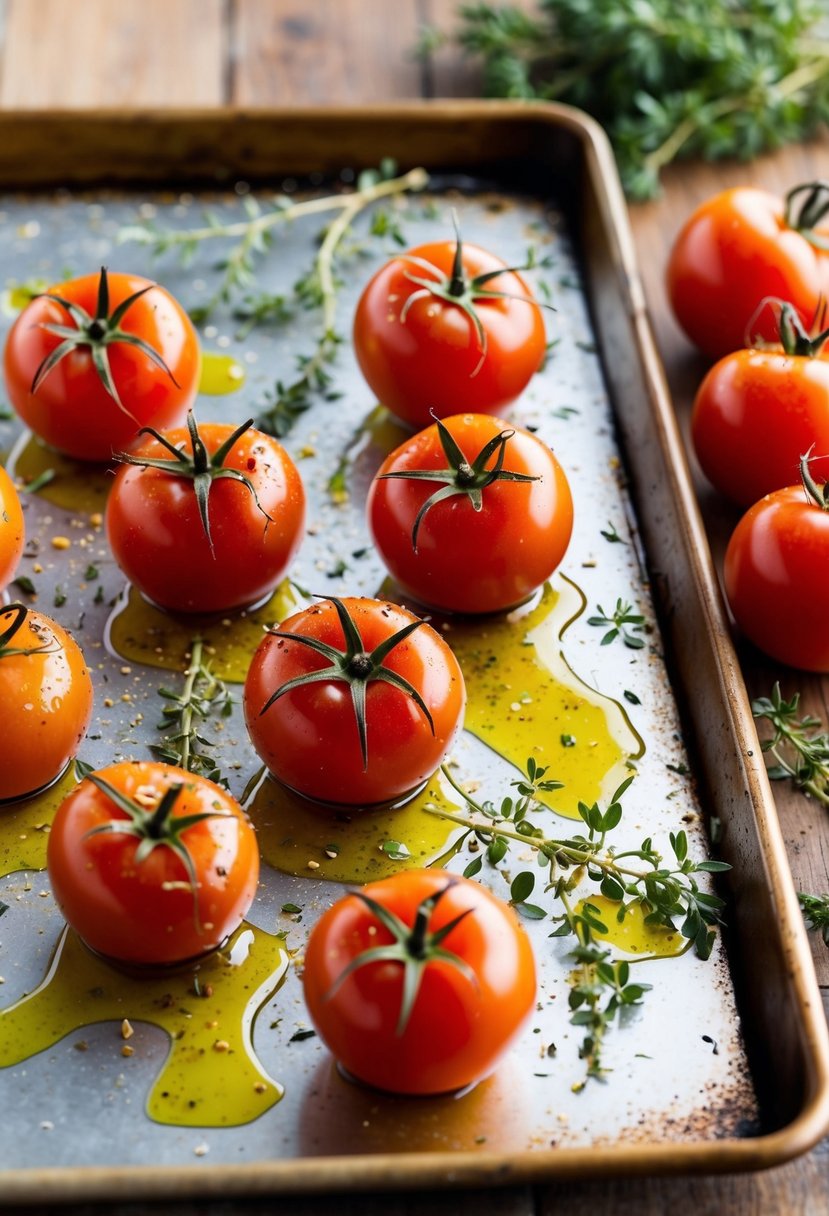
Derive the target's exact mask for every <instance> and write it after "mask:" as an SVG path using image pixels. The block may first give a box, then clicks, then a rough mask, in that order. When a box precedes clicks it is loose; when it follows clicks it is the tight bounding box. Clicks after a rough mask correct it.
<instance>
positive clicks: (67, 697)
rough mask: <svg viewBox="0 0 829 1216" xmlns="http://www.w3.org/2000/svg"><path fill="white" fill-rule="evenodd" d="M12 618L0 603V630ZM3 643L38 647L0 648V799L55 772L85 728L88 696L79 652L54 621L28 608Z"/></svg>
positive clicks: (47, 780)
mask: <svg viewBox="0 0 829 1216" xmlns="http://www.w3.org/2000/svg"><path fill="white" fill-rule="evenodd" d="M11 619H12V618H11V615H10V610H9V609H8V608H7V609H5V610H4V609H2V608H0V632H2V631H3V630H5V629H6V628H8V626H9V625H10V624H11ZM8 647H9V648H10V649H15V650H30V651H39V653H31V654H3V653H2V652H0V802H2V801H4V800H7V799H9V800H10V799H18V798H25V797H26V796H27V795H29V794H33V793H35V792H36V791H37V790H40V789H42V788H43V787H44V786H47V785H50V784H51V783H52V782H53V781H55V780H56V779H57V778H58V777H59V776H60V774H61V773H62V772H63V770H64V769H65V768H66V766H67V764H68V763H69V761H70V760H71V759H72V757H73V756H74V755H75V754H76V752H77V749H78V745H79V744H80V742H81V740H82V739H83V737H84V735H85V734H86V731H87V727H88V726H89V721H90V718H91V716H92V699H93V694H92V681H91V679H90V677H89V671H88V670H87V666H86V662H85V660H84V656H83V653H82V651H81V649H80V647H79V646H78V644H77V642H75V641H74V640H73V639H72V638H71V637H70V635H69V634H68V633H67V632H66V631H65V630H64V629H62V628H61V626H60V625H58V624H57V622H56V621H53V620H51V619H50V618H49V617H47V616H44V615H43V614H42V613H40V612H35V611H34V609H31V608H30V609H29V611H28V614H27V616H26V618H25V620H24V621H23V623H22V625H21V626H20V628H19V629H18V630H17V632H16V633H15V635H14V637H13V638H12V639H11V640H10V641H9V643H8ZM41 647H42V649H41Z"/></svg>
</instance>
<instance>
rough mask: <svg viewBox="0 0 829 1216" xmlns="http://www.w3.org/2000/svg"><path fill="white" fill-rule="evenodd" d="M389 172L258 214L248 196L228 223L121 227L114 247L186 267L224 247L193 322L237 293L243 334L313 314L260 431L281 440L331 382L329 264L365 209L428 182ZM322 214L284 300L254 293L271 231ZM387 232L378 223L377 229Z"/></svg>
mask: <svg viewBox="0 0 829 1216" xmlns="http://www.w3.org/2000/svg"><path fill="white" fill-rule="evenodd" d="M395 172H396V168H395V166H394V164H393V162H388V161H384V162H383V164H382V165H381V167H380V170H379V171H378V170H367V171H366V172H364V173H362V174H361V175H360V177H359V179H358V181H357V188H356V190H354V191H351V192H349V193H338V194H332V195H326V196H325V197H321V198H311V199H300V200H297V201H294V200H292V199H291V198H288V197H285V196H281V197H278V198H277V199H276V200H275V202H274V203H273V205H272V206H270V207H268V208H266V209H263V208H262V207H261V206H260V204H258V203H257V202H256V201H255V200H254V199H253V198H252V197H251V196H249V195H248V196H246V197H245V200H244V206H245V210H246V218H245V219H243V220H237V221H234V222H232V223H227V224H226V223H222V221H221V220H220V219H219V217H217V216H216V215H215V214H208V215H207V217H206V222H205V223H204V224H203V225H202V226H200V227H198V228H190V229H184V230H182V229H178V230H169V231H165V230H162V229H159V228H158V227H156V226H155V225H152V224H133V225H130V226H128V227H126V228H122V229H121V231H120V233H119V237H118V239H119V241H122V242H126V241H137V242H139V243H140V244H144V245H149V246H150V248H151V249H152V251H153V253H155V254H162V253H166V252H168V251H170V250H176V251H177V252H178V253H179V256H180V257H181V259H182V261H183V262H188V261H191V260H192V259H193V257H194V256H195V254H196V253H197V251H198V249H199V248H200V246H202V245H203V244H205V243H208V242H210V241H214V240H221V241H224V242H231V244H230V248H229V250H228V252H227V253H226V254H225V257H224V260H223V262H222V264H221V268H222V272H223V274H222V279H221V281H220V283H219V286H218V288H217V289H216V291H215V293H214V295H213V296H212V297H211V298H210V300H209V301H208V302H207V304H205V305H203V306H201V307H199V308H198V309H196V310H191V316H193V319H194V320H195V321H196V322H197V323H202V322H204V321H205V320H207V318H208V316H209V315H210V313H211V312H212V311H213V310H214V309H215V308H216V307H217V306H218V305H220V304H229V303H231V301H232V300H233V299H234V298H235V297H236V296H237V295H238V294H239V293H240V292H247V294H246V295H245V296H244V298H243V300H242V302H241V304H240V305H239V306H237V308H236V309H235V311H234V316H235V317H236V318H237V319H239V320H242V321H243V322H244V323H245V325H244V327H243V329H242V331H241V332H242V333H243V334H247V333H248V332H249V331H250V329H251V328H252V327H253V325H255V324H257V323H260V322H262V321H265V320H267V321H271V322H272V321H277V322H281V321H285V320H288V319H290V318H291V317H292V316H293V315H294V312H295V310H296V309H297V308H314V309H319V311H320V314H321V316H320V324H319V328H318V333H317V338H316V342H315V344H314V347H313V349H312V350H311V351H310V352H308V353H305V354H301V355H300V356H299V357H298V360H297V363H298V369H297V370H298V373H299V374H298V376H297V378H296V379H295V380H294V381H292V382H287V383H286V382H285V381H282V380H280V381H277V383H276V386H275V389H274V392H273V393H272V394H270V397H269V399H268V404H267V407H266V408H265V410H264V411H263V412H262V414H261V416H260V417H259V418H258V419H257V426H258V427H259V428H260V429H261V430H265V431H268V432H269V433H271V434H274V435H276V436H279V437H282V436H284V435H286V434H287V433H288V431H289V430H290V429H291V427H292V426H293V424H294V423H295V422H296V419H297V418H298V417H299V416H300V414H302V413H303V412H304V411H305V410H307V409H308V407H309V406H310V404H311V403H312V400H313V398H314V397H315V396H318V395H322V396H323V397H325V396H326V395H327V394H328V391H329V389H330V383H331V378H330V375H329V373H328V371H327V365H328V364H330V363H331V362H332V361H333V359H334V358H335V356H336V353H337V349H338V347H339V346H340V344H341V343H342V341H343V339H342V335H341V334H340V333H339V332H338V330H337V299H338V291H339V287H340V286H341V282H340V280H339V279H338V277H337V273H336V262H337V258H338V257H341V256H344V254H345V252H346V238H347V237H348V235H349V233H350V232H351V231H352V225H353V223H354V221H355V220H356V218H357V216H358V215H360V213H361V212H363V211H365V210H366V208H368V207H370V206H372V204H374V203H376V202H378V201H379V200H382V199H390V198H392V197H394V196H395V195H400V194H404V193H406V192H407V191H414V190H423V189H424V188H425V187H426V185H427V184H428V181H429V177H428V174H427V173H426V170H425V169H422V168H416V169H412V170H410V171H409V172H408V173H405V174H403V175H402V176H399V177H398V176H394V173H395ZM327 212H328V213H330V212H334V213H335V215H334V218H333V220H332V221H331V222H330V223H329V224H328V226H327V227H326V228H325V230H324V232H323V236H322V240H321V242H320V244H319V247H318V249H317V252H316V254H315V256H314V260H313V263H312V265H311V268H310V269H309V270H308V272H307V273H306V274H304V275H302V276H301V277H300V278H299V279H298V280H297V281H296V283H294V285H293V288H292V294H291V295H290V296H289V297H288V296H285V295H276V294H275V295H269V294H268V293H267V292H258V293H257V292H256V291H254V288H255V286H256V273H257V265H258V263H259V261H260V260H261V258H262V257H263V256H264V255H265V254H266V253H267V251H268V250H269V249H270V248H271V246H272V244H273V236H274V233H275V231H276V230H277V229H278V228H279V227H281V226H284V225H286V224H288V223H292V222H293V221H295V220H297V219H300V218H303V217H306V218H307V217H308V216H313V215H322V214H325V213H327ZM387 227H388V225H382V226H381V228H382V231H385V230H386V228H387ZM355 247H356V248H359V246H355Z"/></svg>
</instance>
